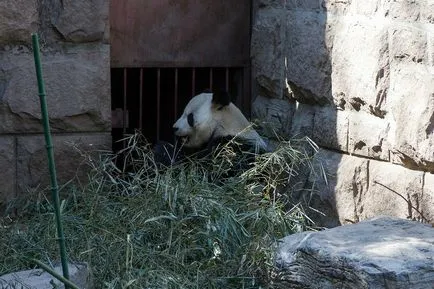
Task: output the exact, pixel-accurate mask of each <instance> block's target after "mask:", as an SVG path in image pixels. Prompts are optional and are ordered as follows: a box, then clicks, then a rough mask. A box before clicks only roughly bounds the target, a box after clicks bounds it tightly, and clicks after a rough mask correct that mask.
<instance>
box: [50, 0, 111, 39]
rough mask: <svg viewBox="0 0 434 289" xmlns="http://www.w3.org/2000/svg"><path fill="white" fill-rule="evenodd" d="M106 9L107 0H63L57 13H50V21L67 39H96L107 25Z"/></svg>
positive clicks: (102, 34) (101, 36) (102, 33)
mask: <svg viewBox="0 0 434 289" xmlns="http://www.w3.org/2000/svg"><path fill="white" fill-rule="evenodd" d="M108 9H109V1H104V0H85V1H83V0H81V1H77V0H63V1H62V8H61V9H59V11H58V13H56V14H55V13H52V17H51V22H52V24H53V26H54V27H55V29H56V30H57V31H58V32H59V33H60V34H61V35H62V37H63V38H64V39H65V40H67V41H72V42H92V41H98V40H102V39H103V36H104V32H105V30H106V29H107V28H106V27H107V26H108V25H109V24H108V15H109V13H108ZM53 14H54V15H53Z"/></svg>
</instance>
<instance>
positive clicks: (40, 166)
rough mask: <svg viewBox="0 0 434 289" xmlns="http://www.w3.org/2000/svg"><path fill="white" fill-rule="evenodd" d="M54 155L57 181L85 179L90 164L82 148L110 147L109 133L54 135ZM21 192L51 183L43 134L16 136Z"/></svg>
mask: <svg viewBox="0 0 434 289" xmlns="http://www.w3.org/2000/svg"><path fill="white" fill-rule="evenodd" d="M53 146H54V158H55V163H56V170H57V179H58V183H59V185H60V184H64V183H66V182H68V181H70V180H73V179H75V180H78V181H81V182H86V180H87V173H88V171H89V169H90V167H89V166H88V165H87V164H86V162H85V161H86V158H85V157H84V156H83V155H82V154H81V153H80V152H79V151H78V150H77V149H76V148H78V149H79V150H80V151H82V152H88V153H90V154H91V153H98V152H99V151H102V150H105V151H108V150H111V136H110V134H109V133H98V134H72V135H63V134H62V135H53ZM17 154H18V162H17V175H18V180H19V181H18V193H19V194H21V193H23V192H25V191H29V190H33V189H36V188H38V189H45V188H47V187H48V186H49V185H50V183H49V180H50V179H49V178H50V175H49V171H48V158H47V151H46V148H45V140H44V137H43V135H31V136H19V137H17Z"/></svg>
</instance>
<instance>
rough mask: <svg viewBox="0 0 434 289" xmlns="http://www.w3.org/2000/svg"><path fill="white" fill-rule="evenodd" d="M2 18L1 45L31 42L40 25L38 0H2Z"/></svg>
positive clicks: (0, 23) (0, 15)
mask: <svg viewBox="0 0 434 289" xmlns="http://www.w3.org/2000/svg"><path fill="white" fill-rule="evenodd" d="M0 19H1V21H0V45H6V44H7V45H11V44H21V43H30V41H31V39H30V34H31V33H32V32H35V31H36V30H37V27H38V1H37V0H2V1H0Z"/></svg>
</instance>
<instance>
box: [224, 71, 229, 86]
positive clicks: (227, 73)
mask: <svg viewBox="0 0 434 289" xmlns="http://www.w3.org/2000/svg"><path fill="white" fill-rule="evenodd" d="M225 77H226V79H225V88H226V91H229V67H226V69H225Z"/></svg>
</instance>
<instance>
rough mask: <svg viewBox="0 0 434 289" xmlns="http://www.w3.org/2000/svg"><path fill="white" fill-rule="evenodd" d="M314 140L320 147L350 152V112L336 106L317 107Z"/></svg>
mask: <svg viewBox="0 0 434 289" xmlns="http://www.w3.org/2000/svg"><path fill="white" fill-rule="evenodd" d="M312 139H313V140H314V141H315V142H316V143H317V144H318V145H320V146H323V147H327V148H330V149H337V150H341V151H348V112H346V111H342V110H337V109H336V108H335V107H334V106H325V107H317V108H316V109H315V117H314V128H313V136H312Z"/></svg>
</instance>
